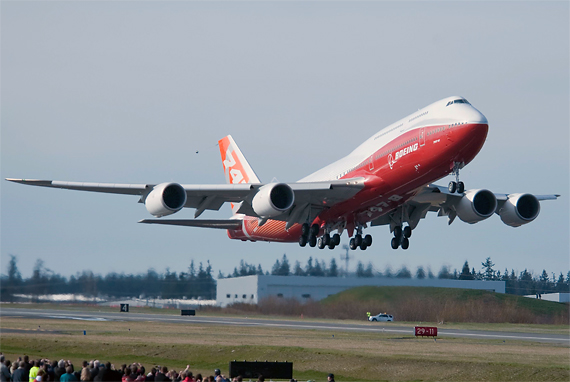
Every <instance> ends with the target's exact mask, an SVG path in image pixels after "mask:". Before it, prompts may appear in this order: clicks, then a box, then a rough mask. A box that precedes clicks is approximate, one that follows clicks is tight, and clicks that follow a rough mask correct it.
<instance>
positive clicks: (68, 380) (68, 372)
mask: <svg viewBox="0 0 570 382" xmlns="http://www.w3.org/2000/svg"><path fill="white" fill-rule="evenodd" d="M59 380H60V381H61V382H73V381H77V377H76V376H75V374H73V365H69V366H67V367H66V368H65V374H63V375H62V376H61V377H59Z"/></svg>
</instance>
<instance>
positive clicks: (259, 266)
mask: <svg viewBox="0 0 570 382" xmlns="http://www.w3.org/2000/svg"><path fill="white" fill-rule="evenodd" d="M255 274H256V275H259V276H262V275H263V269H262V268H261V264H257V271H255Z"/></svg>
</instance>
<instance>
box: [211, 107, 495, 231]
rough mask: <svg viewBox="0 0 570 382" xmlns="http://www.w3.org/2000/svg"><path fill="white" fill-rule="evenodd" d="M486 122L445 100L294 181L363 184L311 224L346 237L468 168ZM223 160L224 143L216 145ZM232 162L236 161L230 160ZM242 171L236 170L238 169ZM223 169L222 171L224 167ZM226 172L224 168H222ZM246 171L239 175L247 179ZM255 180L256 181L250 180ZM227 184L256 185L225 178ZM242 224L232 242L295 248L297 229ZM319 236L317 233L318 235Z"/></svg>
mask: <svg viewBox="0 0 570 382" xmlns="http://www.w3.org/2000/svg"><path fill="white" fill-rule="evenodd" d="M488 128H489V126H488V122H487V119H486V118H485V116H484V115H483V114H482V113H481V112H479V111H478V110H477V109H475V108H474V107H473V106H471V104H469V103H468V102H467V101H466V100H465V99H464V98H462V97H449V98H446V99H443V100H441V101H438V102H435V103H433V104H431V105H429V106H427V107H425V108H423V109H421V110H418V111H417V112H416V113H413V114H410V115H409V116H407V117H405V118H403V119H401V120H399V121H397V122H395V123H393V124H391V125H390V126H388V127H386V128H384V129H382V130H380V131H379V132H377V133H376V134H374V135H373V136H372V137H370V138H369V139H368V140H366V141H365V142H364V143H362V144H361V145H360V146H359V147H357V148H356V149H355V150H354V151H352V152H351V153H350V154H349V155H347V156H345V157H344V158H342V159H339V160H338V161H336V162H334V163H332V164H330V165H328V166H326V167H324V168H322V169H320V170H318V171H316V172H314V173H312V174H310V175H309V176H307V177H305V178H302V179H300V180H299V183H302V182H319V181H330V180H338V179H349V178H358V177H361V178H364V187H363V188H362V190H360V191H359V192H358V193H357V194H356V195H354V196H353V197H352V198H350V199H348V200H345V201H343V202H341V203H337V204H334V205H333V206H331V207H330V208H324V209H323V210H322V211H321V212H320V213H319V215H318V216H317V217H316V218H315V219H314V220H313V221H311V222H309V223H310V224H318V225H319V226H320V227H321V230H324V229H325V228H326V227H328V228H332V229H338V230H339V232H341V233H342V231H343V230H345V229H346V230H347V231H348V235H349V236H352V235H353V231H354V229H355V227H357V226H359V225H360V226H362V225H365V224H366V223H368V222H370V221H372V220H374V219H377V218H379V217H380V216H382V215H385V214H386V213H388V212H390V211H393V210H394V209H396V208H398V207H399V206H400V205H402V204H404V203H405V202H406V201H408V200H409V199H410V198H412V197H413V196H415V195H416V194H417V192H418V191H419V190H421V189H422V188H423V187H424V186H426V185H428V184H430V183H433V182H435V181H437V180H438V179H441V178H443V177H445V176H447V175H449V174H450V173H451V172H452V170H453V168H454V165H456V164H457V163H460V164H461V165H462V166H463V165H466V164H468V163H469V162H471V161H472V160H473V158H475V156H476V155H477V154H478V153H479V151H480V150H481V148H482V147H483V144H484V142H485V139H486V137H487V132H488ZM220 150H221V151H222V160H224V161H227V158H224V153H225V147H224V141H223V140H222V141H220ZM231 160H234V161H235V158H231ZM242 165H246V166H248V167H249V165H247V163H245V164H239V163H238V164H237V166H242ZM224 167H225V168H226V166H224ZM226 170H228V168H226ZM247 173H248V171H239V175H240V176H242V177H243V176H245V177H247V175H246V174H247ZM253 176H255V175H253ZM226 180H227V181H228V182H229V183H243V182H244V181H245V182H246V183H250V182H251V183H258V182H259V180H258V179H257V178H255V179H253V180H250V179H244V178H241V179H239V178H236V181H233V178H232V176H231V175H230V176H229V177H228V179H226ZM235 218H239V219H243V220H242V225H241V227H240V228H239V229H230V230H228V236H229V237H230V238H232V239H240V240H251V241H257V240H261V241H277V242H298V241H299V237H300V236H301V225H300V224H294V225H292V226H291V227H289V229H286V222H285V221H280V220H266V221H264V222H262V223H263V224H262V225H261V226H260V224H259V223H260V220H259V218H256V217H251V216H235ZM321 232H322V231H321Z"/></svg>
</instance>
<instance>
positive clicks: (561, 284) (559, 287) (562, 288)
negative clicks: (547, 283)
mask: <svg viewBox="0 0 570 382" xmlns="http://www.w3.org/2000/svg"><path fill="white" fill-rule="evenodd" d="M556 291H557V292H559V293H564V292H566V293H568V287H567V286H566V282H565V280H564V275H563V274H562V272H560V276H558V281H557V282H556Z"/></svg>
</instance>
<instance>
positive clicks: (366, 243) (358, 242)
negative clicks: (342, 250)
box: [348, 226, 372, 251]
mask: <svg viewBox="0 0 570 382" xmlns="http://www.w3.org/2000/svg"><path fill="white" fill-rule="evenodd" d="M371 245H372V236H371V235H366V236H364V237H362V226H359V227H357V228H356V235H355V236H354V237H353V238H351V239H350V242H349V244H348V246H349V247H350V249H352V250H355V249H356V248H360V249H361V250H363V251H365V250H366V248H368V247H370V246H371Z"/></svg>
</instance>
